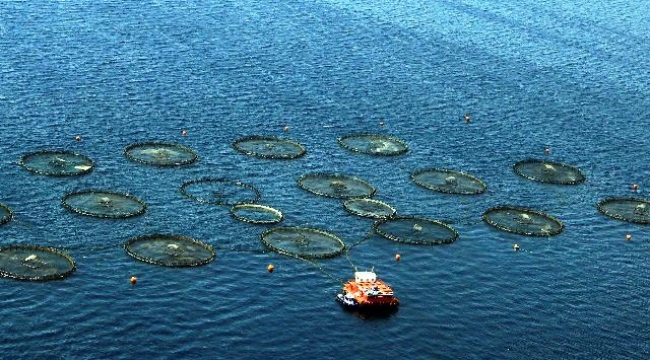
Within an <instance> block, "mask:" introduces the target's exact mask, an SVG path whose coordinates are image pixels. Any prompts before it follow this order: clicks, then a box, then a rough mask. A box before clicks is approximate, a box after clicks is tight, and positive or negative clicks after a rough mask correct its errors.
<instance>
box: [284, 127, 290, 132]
mask: <svg viewBox="0 0 650 360" xmlns="http://www.w3.org/2000/svg"><path fill="white" fill-rule="evenodd" d="M290 129H291V128H290V127H289V125H287V126H285V127H284V129H283V130H284V132H289V130H290Z"/></svg>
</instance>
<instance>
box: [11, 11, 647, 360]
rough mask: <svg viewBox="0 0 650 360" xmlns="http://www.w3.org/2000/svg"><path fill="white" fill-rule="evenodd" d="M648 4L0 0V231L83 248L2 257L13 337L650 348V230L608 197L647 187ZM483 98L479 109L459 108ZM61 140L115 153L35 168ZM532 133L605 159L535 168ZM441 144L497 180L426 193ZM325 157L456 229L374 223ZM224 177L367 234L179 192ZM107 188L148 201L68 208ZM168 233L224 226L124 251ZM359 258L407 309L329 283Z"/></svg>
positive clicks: (222, 348)
mask: <svg viewBox="0 0 650 360" xmlns="http://www.w3.org/2000/svg"><path fill="white" fill-rule="evenodd" d="M649 5H650V2H648V1H637V2H627V1H601V0H595V1H577V2H576V1H565V0H559V1H529V0H522V1H517V2H495V1H482V0H465V1H423V0H406V1H399V2H386V1H372V0H359V1H355V2H348V1H340V0H338V1H337V0H315V1H297V0H296V1H284V2H278V1H257V2H247V1H240V0H231V1H192V0H190V1H183V2H166V1H139V2H130V1H127V2H115V1H106V2H87V1H68V2H50V1H29V2H14V1H6V2H2V3H0V124H2V125H3V129H2V131H0V149H1V150H2V151H1V152H0V166H1V167H0V178H1V179H2V181H1V182H0V184H1V186H0V202H2V203H4V204H7V205H8V206H10V207H11V208H12V209H13V210H14V211H15V219H14V220H13V221H12V222H10V223H8V224H5V225H3V226H1V227H0V245H3V246H4V245H10V244H39V245H46V246H53V247H57V248H61V249H64V250H66V251H68V252H69V253H70V254H71V255H72V256H73V257H74V258H75V260H76V262H77V266H78V269H77V271H76V272H75V273H74V274H73V275H72V276H71V277H69V278H67V279H65V280H62V281H54V282H46V283H33V282H18V281H13V280H10V279H0V280H2V281H0V299H2V300H1V304H2V305H1V306H0V319H2V321H1V324H2V325H1V326H2V328H1V330H0V340H1V341H0V358H7V359H17V358H80V359H83V358H87V359H97V358H102V359H105V358H140V359H145V358H152V359H154V358H155V359H164V358H191V359H198V358H280V357H281V358H285V359H303V358H313V359H321V358H323V359H324V358H354V359H370V358H380V359H385V358H394V357H399V358H410V359H416V358H423V359H429V358H441V359H459V358H462V359H555V358H557V359H560V358H567V359H576V358H579V359H644V358H648V357H649V356H650V310H649V308H650V300H649V299H650V261H648V260H649V254H650V253H649V252H650V230H649V228H648V227H647V226H642V225H635V224H631V223H626V222H622V221H617V220H613V219H610V218H607V217H605V216H603V215H601V214H600V213H599V212H598V211H597V210H596V207H595V204H596V203H597V202H598V201H599V200H601V199H603V198H605V197H610V196H639V197H650V196H649V195H648V188H650V181H649V180H648V179H649V176H650V167H649V165H648V154H649V153H650V141H648V135H650V131H649V130H648V124H649V122H650V96H649V95H650V89H649V86H650V75H649V72H648V70H649V69H650V60H649V59H648V57H647V55H648V53H650V21H648V20H650V17H649V16H648V14H647V12H646V11H643V10H642V9H644V8H648V7H649ZM466 112H469V113H470V114H471V117H472V122H471V123H469V124H465V123H464V122H463V121H460V120H459V116H461V115H462V114H464V113H466ZM379 122H384V124H385V125H384V126H379ZM285 126H289V128H290V130H289V131H288V132H284V131H283V128H284V127H285ZM182 129H187V131H188V136H187V137H181V136H180V131H181V130H182ZM357 132H373V133H382V134H389V135H393V136H397V137H399V138H400V139H403V140H404V141H406V142H407V143H408V144H409V147H410V151H409V153H408V154H406V155H404V156H398V157H391V158H375V157H371V156H364V155H358V154H354V153H351V152H348V151H346V150H344V149H342V148H341V147H340V146H339V145H338V144H337V142H336V139H337V137H339V136H342V135H345V134H349V133H357ZM76 134H81V135H82V137H83V140H82V141H80V142H76V141H74V136H75V135H76ZM253 134H262V135H273V136H281V137H289V138H291V139H294V140H296V141H299V142H301V143H302V144H304V145H305V147H306V148H307V155H306V156H305V157H303V158H300V159H296V160H291V161H272V160H261V159H256V158H250V157H246V156H244V155H242V154H240V153H238V152H236V151H234V150H233V148H232V146H231V143H232V142H233V141H234V140H236V139H238V138H240V137H242V136H246V135H253ZM153 140H155V141H171V142H178V143H181V144H183V145H186V146H189V147H191V148H193V149H195V150H196V151H197V152H198V153H199V156H200V159H199V161H198V162H197V163H196V164H194V165H191V166H188V167H182V168H172V169H167V168H163V169H161V168H155V167H148V166H144V165H139V164H136V163H132V162H129V161H128V160H127V159H126V158H125V157H124V156H123V149H124V147H125V146H127V145H128V144H131V143H134V142H141V141H153ZM546 147H549V148H550V149H551V154H549V155H545V154H544V149H545V148H546ZM41 149H67V150H73V151H77V152H81V153H83V154H86V155H88V156H90V157H92V158H93V159H94V160H95V161H96V168H95V169H94V171H93V172H92V173H91V174H89V175H84V176H81V177H77V178H51V177H45V176H37V175H34V174H32V173H29V172H27V171H25V170H24V169H22V168H21V167H20V166H18V160H19V159H20V157H21V156H22V155H23V154H25V153H28V152H31V151H35V150H41ZM530 157H533V158H546V159H549V160H553V161H560V162H566V163H569V164H571V165H575V166H577V167H579V168H581V169H582V170H583V171H584V172H585V174H586V176H587V181H586V183H584V184H582V185H578V186H553V185H544V184H540V183H535V182H532V181H528V180H525V179H523V178H521V177H518V176H517V175H515V174H514V172H513V171H512V164H514V163H515V162H516V161H519V160H522V159H525V158H530ZM424 167H443V168H452V169H458V170H463V171H467V172H470V173H472V174H474V175H476V176H478V177H480V178H481V179H483V180H485V181H486V182H487V184H488V191H487V192H486V193H484V194H482V195H479V196H462V197H461V196H451V195H443V194H439V193H434V192H431V191H427V190H425V189H422V188H420V187H418V186H416V185H415V184H414V183H412V182H411V181H410V179H409V174H410V173H411V172H413V171H415V170H417V169H420V168H424ZM316 171H328V172H329V171H336V172H341V173H345V174H349V175H354V176H357V177H360V178H363V179H365V180H367V181H368V182H370V183H372V184H373V185H374V186H375V187H376V188H377V194H376V195H375V198H377V199H379V200H382V201H385V202H387V203H389V204H391V205H393V206H394V207H395V208H396V209H397V211H398V213H399V214H402V215H417V216H425V217H428V218H432V219H441V220H445V221H449V222H450V223H452V225H453V226H454V227H455V228H456V229H457V230H458V232H459V233H460V237H459V239H458V240H457V241H456V242H454V243H453V244H450V245H447V246H413V245H404V244H399V243H395V242H391V241H389V240H386V239H383V238H380V237H378V236H373V235H372V234H371V233H370V229H371V224H372V223H371V221H370V220H368V219H362V218H357V217H354V216H352V215H350V214H348V213H346V212H345V211H344V210H343V208H342V206H341V202H340V201H338V200H335V199H328V198H321V197H317V196H314V195H312V194H310V193H307V192H305V191H303V190H301V189H300V188H298V186H297V185H296V179H297V178H298V177H299V176H300V175H303V174H306V173H309V172H316ZM203 176H213V177H227V178H233V179H239V180H242V181H245V182H248V183H251V184H253V185H255V186H256V187H258V188H259V189H260V190H261V193H262V202H263V203H264V204H267V205H270V206H273V207H276V208H278V209H281V210H282V211H283V212H284V214H285V216H286V217H285V220H284V225H287V226H309V227H317V228H321V229H325V230H328V231H331V232H333V233H334V234H336V235H337V236H339V237H340V238H341V239H343V240H344V241H345V242H346V244H348V245H351V244H354V243H356V242H358V241H359V240H361V239H364V238H367V240H366V241H364V242H362V243H361V244H360V245H358V246H355V247H354V248H353V249H352V250H351V251H350V252H349V253H348V256H347V257H345V256H341V257H338V258H334V259H330V260H319V261H317V262H314V263H309V262H305V261H300V260H297V259H294V258H290V257H285V256H282V255H278V254H276V253H273V252H268V251H266V250H265V249H264V248H263V247H262V246H261V244H260V241H259V234H260V233H261V232H262V231H264V230H265V229H266V227H264V226H256V225H251V224H246V223H242V222H238V221H237V220H234V219H233V218H231V217H230V216H229V213H228V208H226V207H219V206H210V205H204V204H198V203H194V202H192V201H190V200H188V199H186V198H183V197H182V196H181V195H180V193H179V191H178V188H179V186H180V185H181V184H182V183H183V182H184V181H186V180H190V179H194V178H198V177H203ZM632 183H637V184H639V188H640V189H639V193H638V194H633V193H632V192H631V190H630V189H631V185H632ZM87 188H105V189H111V190H117V191H123V192H128V193H132V194H135V195H137V196H139V197H141V198H142V199H143V200H145V201H146V202H147V205H148V208H147V212H146V214H145V215H143V216H140V217H136V218H132V219H127V220H106V219H96V218H90V217H84V216H80V215H76V214H74V213H71V212H69V211H67V210H65V209H64V208H63V207H62V206H61V203H60V199H61V197H62V196H63V195H64V194H66V193H68V192H71V191H77V190H83V189H87ZM501 204H511V205H520V206H526V207H530V208H534V209H538V210H540V211H544V212H547V213H549V214H551V215H553V216H555V217H557V218H559V219H561V220H562V221H563V222H564V223H565V225H566V229H565V231H564V232H563V233H562V234H560V235H558V236H555V237H551V238H528V237H523V236H519V235H514V234H508V233H504V232H501V231H498V230H496V229H494V228H491V227H489V226H488V225H487V224H485V223H483V222H482V221H481V214H482V213H483V211H485V210H486V209H487V208H489V207H491V206H496V205H501ZM153 232H165V233H178V234H183V235H187V236H191V237H193V238H196V239H199V240H201V241H204V242H206V243H208V244H211V245H213V246H214V247H215V248H216V249H217V258H216V260H215V261H214V262H212V263H210V264H208V265H206V266H202V267H197V268H189V269H175V268H166V267H161V266H154V265H149V264H146V263H142V262H138V261H136V260H134V259H132V258H130V257H129V256H128V255H127V254H126V253H125V252H124V250H123V248H122V244H123V243H124V242H125V241H126V240H128V239H130V238H132V237H134V236H138V235H143V234H148V233H153ZM626 234H631V235H632V236H633V240H632V241H629V242H628V241H625V235H626ZM514 243H519V244H520V245H521V251H519V252H514V251H512V244H514ZM396 253H400V254H402V260H401V261H400V262H396V261H395V258H394V256H395V254H396ZM269 263H273V264H274V265H275V269H276V271H275V272H274V273H273V274H269V273H267V272H266V265H267V264H269ZM353 265H355V266H358V267H359V268H360V269H363V268H370V267H374V268H375V270H376V271H377V273H378V274H379V276H380V277H381V278H383V279H384V280H385V281H387V282H388V283H390V284H391V285H392V286H393V288H394V290H395V291H396V294H397V295H398V296H399V298H400V300H401V306H400V309H399V311H398V312H397V313H395V314H393V315H391V316H388V317H363V316H358V315H356V314H353V313H349V312H345V311H342V309H341V308H340V307H339V306H338V305H337V304H336V303H335V302H334V300H333V299H334V296H335V294H336V293H337V292H338V291H339V289H340V286H341V283H340V280H341V279H347V278H349V277H350V276H352V273H353V271H354V268H353ZM132 275H136V276H138V278H139V282H138V284H137V286H131V285H130V284H129V278H130V277H131V276H132Z"/></svg>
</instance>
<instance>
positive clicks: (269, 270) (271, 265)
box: [266, 264, 275, 273]
mask: <svg viewBox="0 0 650 360" xmlns="http://www.w3.org/2000/svg"><path fill="white" fill-rule="evenodd" d="M273 270H275V266H273V264H269V266H267V267H266V271H268V272H270V273H272V272H273Z"/></svg>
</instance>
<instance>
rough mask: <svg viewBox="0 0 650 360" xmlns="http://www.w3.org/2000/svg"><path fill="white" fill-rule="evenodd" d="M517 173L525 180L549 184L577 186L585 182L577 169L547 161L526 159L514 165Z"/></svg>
mask: <svg viewBox="0 0 650 360" xmlns="http://www.w3.org/2000/svg"><path fill="white" fill-rule="evenodd" d="M513 170H514V171H515V173H516V174H517V175H519V176H521V177H523V178H525V179H528V180H532V181H537V182H541V183H547V184H556V185H577V184H581V183H583V182H584V181H585V179H586V178H585V175H584V173H583V172H582V171H581V170H580V169H578V168H577V167H574V166H571V165H568V164H564V163H560V162H554V161H547V160H539V159H526V160H522V161H519V162H517V163H515V165H513Z"/></svg>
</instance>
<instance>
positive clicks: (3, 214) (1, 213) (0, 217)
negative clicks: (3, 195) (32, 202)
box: [0, 203, 14, 225]
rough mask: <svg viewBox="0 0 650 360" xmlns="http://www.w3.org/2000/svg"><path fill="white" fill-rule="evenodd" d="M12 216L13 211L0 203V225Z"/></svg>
mask: <svg viewBox="0 0 650 360" xmlns="http://www.w3.org/2000/svg"><path fill="white" fill-rule="evenodd" d="M13 218H14V212H13V210H11V208H10V207H9V206H7V205H5V204H3V203H0V225H3V224H6V223H8V222H9V221H11V219H13Z"/></svg>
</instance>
